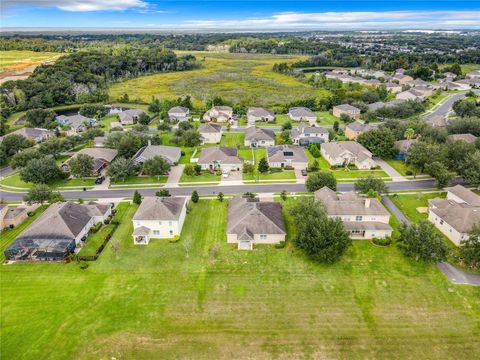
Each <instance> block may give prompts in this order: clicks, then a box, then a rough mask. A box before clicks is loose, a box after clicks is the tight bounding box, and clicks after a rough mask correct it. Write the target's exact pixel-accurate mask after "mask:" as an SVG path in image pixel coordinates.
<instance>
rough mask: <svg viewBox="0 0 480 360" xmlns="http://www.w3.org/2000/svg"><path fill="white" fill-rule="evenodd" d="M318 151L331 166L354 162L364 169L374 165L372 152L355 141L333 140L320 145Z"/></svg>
mask: <svg viewBox="0 0 480 360" xmlns="http://www.w3.org/2000/svg"><path fill="white" fill-rule="evenodd" d="M320 152H321V154H322V156H323V158H324V159H325V160H327V162H328V163H329V164H330V165H332V166H345V165H348V164H354V165H355V166H356V167H357V168H359V169H362V170H365V169H371V168H372V167H375V166H376V163H375V161H374V160H373V159H372V153H371V152H370V151H368V150H367V149H365V148H364V147H363V146H362V145H360V144H359V143H357V142H356V141H334V142H328V143H324V144H322V145H320Z"/></svg>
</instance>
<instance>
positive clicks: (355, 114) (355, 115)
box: [332, 107, 360, 120]
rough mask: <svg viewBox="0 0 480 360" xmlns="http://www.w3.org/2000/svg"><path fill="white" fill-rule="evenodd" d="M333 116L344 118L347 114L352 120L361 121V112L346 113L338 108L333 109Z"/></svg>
mask: <svg viewBox="0 0 480 360" xmlns="http://www.w3.org/2000/svg"><path fill="white" fill-rule="evenodd" d="M332 114H333V116H335V117H338V118H339V117H340V116H342V114H347V115H348V116H350V117H351V118H352V119H356V120H358V119H360V113H359V112H353V111H351V112H350V111H344V110H341V109H338V108H335V107H334V108H333V110H332Z"/></svg>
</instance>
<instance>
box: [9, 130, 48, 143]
mask: <svg viewBox="0 0 480 360" xmlns="http://www.w3.org/2000/svg"><path fill="white" fill-rule="evenodd" d="M9 135H21V136H23V137H24V138H26V139H30V140H33V141H34V142H36V143H39V142H42V141H44V140H47V139H48V138H50V137H52V136H54V133H53V131H50V130H47V129H42V128H32V127H24V128H21V129H18V130H15V131H12V132H11V133H8V134H6V135H4V136H1V137H0V142H2V141H3V139H5V137H6V136H9Z"/></svg>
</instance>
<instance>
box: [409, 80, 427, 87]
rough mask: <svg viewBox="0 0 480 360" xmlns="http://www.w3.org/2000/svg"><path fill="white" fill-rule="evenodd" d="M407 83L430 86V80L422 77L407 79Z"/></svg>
mask: <svg viewBox="0 0 480 360" xmlns="http://www.w3.org/2000/svg"><path fill="white" fill-rule="evenodd" d="M407 84H408V85H410V86H411V87H417V86H428V85H429V83H428V82H426V81H425V80H422V79H415V80H411V81H407Z"/></svg>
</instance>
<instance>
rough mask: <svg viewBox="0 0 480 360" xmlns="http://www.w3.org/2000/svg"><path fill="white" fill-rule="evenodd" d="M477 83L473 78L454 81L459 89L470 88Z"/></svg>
mask: <svg viewBox="0 0 480 360" xmlns="http://www.w3.org/2000/svg"><path fill="white" fill-rule="evenodd" d="M475 83H476V82H475V81H474V80H473V79H462V80H456V81H454V82H453V84H455V85H456V87H457V90H470V89H471V88H473V87H475Z"/></svg>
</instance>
